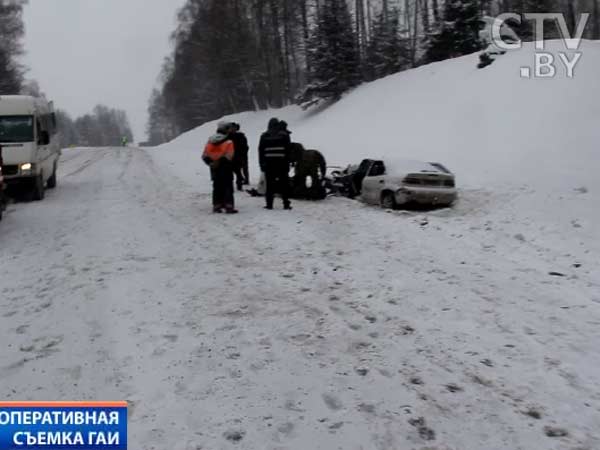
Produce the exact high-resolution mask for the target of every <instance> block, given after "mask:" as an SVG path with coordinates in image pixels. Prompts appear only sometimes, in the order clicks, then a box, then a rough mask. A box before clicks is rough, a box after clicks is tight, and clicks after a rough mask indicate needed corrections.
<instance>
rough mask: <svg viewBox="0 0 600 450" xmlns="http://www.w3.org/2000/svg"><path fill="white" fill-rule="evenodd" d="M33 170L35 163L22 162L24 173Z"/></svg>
mask: <svg viewBox="0 0 600 450" xmlns="http://www.w3.org/2000/svg"><path fill="white" fill-rule="evenodd" d="M32 170H33V164H31V163H25V164H21V172H22V173H30V172H31V171H32Z"/></svg>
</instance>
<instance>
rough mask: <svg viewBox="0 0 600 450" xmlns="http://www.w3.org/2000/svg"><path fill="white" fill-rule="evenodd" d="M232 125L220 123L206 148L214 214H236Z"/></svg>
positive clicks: (204, 157)
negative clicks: (230, 136) (230, 135)
mask: <svg viewBox="0 0 600 450" xmlns="http://www.w3.org/2000/svg"><path fill="white" fill-rule="evenodd" d="M230 132H231V124H230V123H227V122H219V124H218V126H217V133H216V134H214V135H212V136H211V137H210V138H209V139H208V142H207V144H206V146H205V147H204V153H203V155H202V159H203V161H204V162H205V163H206V164H207V165H208V166H209V167H210V175H211V178H212V182H213V212H215V213H222V212H223V209H225V212H226V213H227V214H236V213H237V212H238V211H237V210H236V209H235V203H234V196H233V158H234V153H235V152H234V146H233V142H232V141H231V140H230V139H229V133H230Z"/></svg>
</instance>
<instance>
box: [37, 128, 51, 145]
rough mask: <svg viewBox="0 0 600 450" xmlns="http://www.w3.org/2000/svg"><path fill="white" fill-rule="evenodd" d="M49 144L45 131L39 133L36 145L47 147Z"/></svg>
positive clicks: (48, 136) (48, 135)
mask: <svg viewBox="0 0 600 450" xmlns="http://www.w3.org/2000/svg"><path fill="white" fill-rule="evenodd" d="M49 143H50V134H49V133H48V132H47V131H45V130H42V131H40V138H39V140H38V144H39V145H48V144H49Z"/></svg>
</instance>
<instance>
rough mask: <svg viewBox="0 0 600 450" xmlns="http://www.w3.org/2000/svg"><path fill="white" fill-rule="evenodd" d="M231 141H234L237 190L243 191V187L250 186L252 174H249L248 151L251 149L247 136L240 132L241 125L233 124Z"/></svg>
mask: <svg viewBox="0 0 600 450" xmlns="http://www.w3.org/2000/svg"><path fill="white" fill-rule="evenodd" d="M229 139H231V140H232V142H233V147H234V149H235V153H234V157H233V165H234V170H235V178H236V185H237V189H238V191H241V190H242V186H243V185H248V184H250V174H249V172H248V150H250V149H249V147H248V139H246V135H245V134H244V133H242V132H241V131H240V124H239V123H232V124H231V132H230V133H229Z"/></svg>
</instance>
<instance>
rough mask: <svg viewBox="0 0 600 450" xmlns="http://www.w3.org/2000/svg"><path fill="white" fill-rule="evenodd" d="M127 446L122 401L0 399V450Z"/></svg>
mask: <svg viewBox="0 0 600 450" xmlns="http://www.w3.org/2000/svg"><path fill="white" fill-rule="evenodd" d="M20 449H32V450H41V449H44V450H53V449H60V450H65V449H70V450H87V449H95V450H127V403H126V402H0V450H20Z"/></svg>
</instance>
